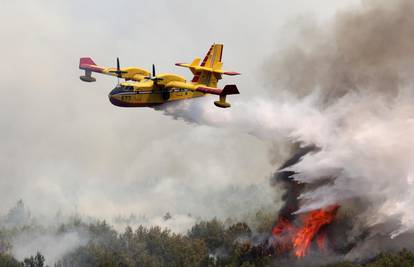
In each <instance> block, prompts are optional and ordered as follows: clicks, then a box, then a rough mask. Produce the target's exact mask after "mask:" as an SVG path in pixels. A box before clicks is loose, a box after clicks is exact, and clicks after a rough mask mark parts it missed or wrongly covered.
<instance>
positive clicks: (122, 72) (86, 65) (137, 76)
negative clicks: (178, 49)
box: [79, 57, 150, 82]
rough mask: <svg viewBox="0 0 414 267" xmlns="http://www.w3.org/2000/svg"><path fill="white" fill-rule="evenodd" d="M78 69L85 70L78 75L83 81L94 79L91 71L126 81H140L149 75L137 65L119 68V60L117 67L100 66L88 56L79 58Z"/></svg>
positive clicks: (92, 80)
mask: <svg viewBox="0 0 414 267" xmlns="http://www.w3.org/2000/svg"><path fill="white" fill-rule="evenodd" d="M79 69H81V70H84V71H85V75H82V76H80V79H81V80H82V81H84V82H95V81H96V79H95V78H94V77H92V72H95V73H101V74H105V75H110V76H115V77H118V78H121V79H125V80H127V81H128V80H132V81H141V80H142V79H144V78H145V77H148V76H150V73H149V72H148V71H147V70H145V69H141V68H137V67H127V68H120V67H119V61H118V67H117V68H105V67H100V66H98V65H96V63H95V62H94V61H93V60H92V59H91V58H90V57H83V58H81V59H80V61H79Z"/></svg>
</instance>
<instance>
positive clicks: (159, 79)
mask: <svg viewBox="0 0 414 267" xmlns="http://www.w3.org/2000/svg"><path fill="white" fill-rule="evenodd" d="M145 78H146V79H149V80H151V81H153V82H154V83H155V84H157V82H158V81H162V80H163V79H162V78H158V77H157V75H156V73H155V64H152V74H150V76H147V77H145Z"/></svg>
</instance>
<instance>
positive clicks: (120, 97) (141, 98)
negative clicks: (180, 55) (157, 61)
mask: <svg viewBox="0 0 414 267" xmlns="http://www.w3.org/2000/svg"><path fill="white" fill-rule="evenodd" d="M157 79H159V80H157V81H153V80H150V79H144V80H142V81H139V82H124V83H121V84H120V85H118V86H117V87H115V88H114V89H113V90H112V91H111V92H110V93H109V100H110V101H111V103H112V104H114V105H115V106H119V107H151V106H157V105H161V104H164V103H165V102H170V101H177V100H184V99H189V98H194V97H201V96H204V95H205V93H202V92H197V91H194V90H191V88H195V87H196V86H197V84H195V83H190V82H186V80H185V79H184V78H183V77H181V76H178V75H175V74H160V75H157Z"/></svg>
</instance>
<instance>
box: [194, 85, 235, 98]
mask: <svg viewBox="0 0 414 267" xmlns="http://www.w3.org/2000/svg"><path fill="white" fill-rule="evenodd" d="M195 91H198V92H203V93H206V94H213V95H220V96H225V95H238V94H240V92H239V89H237V86H236V85H235V84H228V85H226V86H224V88H223V89H221V88H213V87H206V86H199V87H196V89H195Z"/></svg>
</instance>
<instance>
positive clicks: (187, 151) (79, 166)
mask: <svg viewBox="0 0 414 267" xmlns="http://www.w3.org/2000/svg"><path fill="white" fill-rule="evenodd" d="M1 2H2V3H1V9H0V22H1V25H2V27H1V28H0V33H1V37H2V43H1V44H0V48H1V49H0V51H1V62H2V63H1V64H0V71H1V73H2V78H1V81H0V90H1V95H2V98H1V105H0V130H1V131H0V137H1V138H0V148H1V154H0V211H1V213H5V212H7V209H8V208H10V207H11V206H13V204H14V203H15V202H16V201H17V200H18V199H20V198H21V199H23V200H24V202H25V203H26V204H27V206H29V208H30V209H31V210H32V211H33V213H35V214H41V215H47V216H50V215H54V214H55V213H56V212H57V211H58V210H62V211H64V212H67V213H73V212H77V213H80V214H82V215H88V216H94V217H100V218H111V217H112V216H115V215H128V214H130V213H135V214H147V215H148V216H149V217H150V218H158V217H161V216H162V215H163V214H165V213H166V212H167V211H169V212H171V213H172V214H173V215H176V216H184V215H187V214H192V215H193V216H203V217H213V216H219V217H225V216H229V215H230V216H231V215H232V214H235V215H240V214H243V213H244V212H248V211H249V210H254V209H256V208H257V207H260V206H261V205H269V204H271V203H272V200H273V199H274V197H275V196H274V195H272V194H271V192H272V190H271V188H269V186H268V177H269V175H270V174H271V173H272V171H274V170H275V168H276V167H277V164H276V165H275V164H271V161H270V157H269V149H268V148H269V144H268V143H266V142H264V141H262V140H259V139H258V138H255V137H253V136H250V135H248V133H247V132H235V131H230V130H227V129H225V128H224V129H215V128H211V127H208V126H200V125H189V124H187V123H185V122H183V121H177V120H173V119H172V118H171V117H168V116H164V115H163V114H162V112H159V111H154V110H152V109H146V108H137V109H122V108H118V107H114V106H112V105H111V104H110V103H109V101H108V98H107V94H108V92H109V91H110V90H111V88H113V87H114V86H115V84H116V80H115V79H113V78H112V77H104V76H97V78H98V80H97V82H96V83H93V84H86V83H82V82H81V81H80V80H79V75H81V71H80V70H79V69H78V64H79V58H80V57H81V56H91V57H92V58H94V60H95V61H96V62H97V63H98V64H100V65H104V66H111V65H114V63H115V59H116V57H120V59H121V64H122V66H134V65H136V66H140V67H146V68H148V69H149V68H150V66H151V64H152V63H155V64H156V66H157V70H158V72H177V73H179V74H182V75H184V76H185V77H188V78H190V77H191V75H190V72H189V71H188V70H185V69H184V70H183V69H179V68H175V67H174V66H173V63H175V62H183V61H189V62H191V60H192V59H193V58H195V57H201V56H202V55H204V54H205V52H206V51H207V49H208V48H209V46H210V45H211V43H213V42H220V43H224V44H225V47H224V57H223V61H224V68H225V69H229V70H234V71H240V72H242V73H243V75H242V76H240V77H232V78H226V79H225V80H224V81H222V82H221V84H225V83H231V82H236V83H237V84H238V86H239V89H240V91H241V92H242V94H241V95H240V96H235V97H237V99H238V100H240V101H243V100H244V99H248V98H249V97H251V96H252V95H257V94H259V95H263V96H264V95H266V92H267V91H266V90H267V89H266V86H265V85H266V83H267V80H266V75H264V66H265V62H266V59H267V58H269V57H270V56H271V55H274V53H276V52H277V49H278V48H279V47H280V44H283V43H285V42H286V41H287V40H289V38H290V37H291V36H290V34H291V32H293V33H294V32H295V29H294V28H293V27H294V25H295V23H294V21H295V20H297V19H300V18H301V17H303V16H306V17H308V18H309V17H310V18H314V19H315V20H316V21H319V22H323V21H324V20H326V19H329V18H330V17H331V16H332V15H334V14H335V12H337V10H338V9H340V8H344V7H346V6H350V5H355V4H356V3H358V1H357V0H347V1H339V0H336V1H333V0H312V1H303V0H302V1H299V0H293V1H288V2H287V1H282V0H272V1H271V0H268V1H265V0H258V1H236V0H213V1H184V0H151V1H80V0H76V1H63V0H60V1H56V0H55V1H46V0H44V1H21V0H17V1H16V0H1ZM210 98H211V102H212V105H211V108H212V109H215V108H216V107H215V106H214V105H213V101H214V100H215V99H214V97H210ZM251 108H255V107H251ZM223 112H232V111H231V110H227V111H223Z"/></svg>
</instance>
